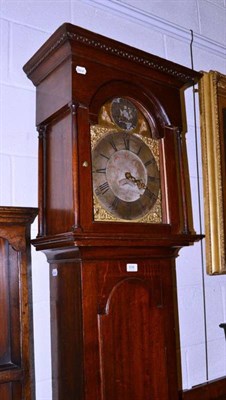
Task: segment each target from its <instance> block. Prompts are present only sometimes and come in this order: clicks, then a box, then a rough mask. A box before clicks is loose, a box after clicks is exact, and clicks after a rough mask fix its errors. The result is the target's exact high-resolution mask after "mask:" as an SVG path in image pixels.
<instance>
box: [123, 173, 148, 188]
mask: <svg viewBox="0 0 226 400" xmlns="http://www.w3.org/2000/svg"><path fill="white" fill-rule="evenodd" d="M125 177H126V179H127V180H128V181H130V182H132V183H133V184H134V185H136V186H137V187H138V189H146V188H147V186H146V185H145V183H144V182H143V181H142V179H136V178H135V177H134V176H133V175H131V173H130V172H125Z"/></svg>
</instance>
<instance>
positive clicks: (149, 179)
mask: <svg viewBox="0 0 226 400" xmlns="http://www.w3.org/2000/svg"><path fill="white" fill-rule="evenodd" d="M157 180H159V178H156V177H155V176H150V175H148V181H149V182H155V181H157Z"/></svg>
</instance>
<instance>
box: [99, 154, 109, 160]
mask: <svg viewBox="0 0 226 400" xmlns="http://www.w3.org/2000/svg"><path fill="white" fill-rule="evenodd" d="M100 156H101V157H104V158H106V159H107V160H110V158H109V157H107V156H105V154H102V153H100Z"/></svg>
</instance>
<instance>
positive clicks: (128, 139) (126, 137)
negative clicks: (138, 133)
mask: <svg viewBox="0 0 226 400" xmlns="http://www.w3.org/2000/svg"><path fill="white" fill-rule="evenodd" d="M129 141H130V138H129V137H128V136H124V137H123V142H124V146H125V149H126V150H129V148H130V146H129Z"/></svg>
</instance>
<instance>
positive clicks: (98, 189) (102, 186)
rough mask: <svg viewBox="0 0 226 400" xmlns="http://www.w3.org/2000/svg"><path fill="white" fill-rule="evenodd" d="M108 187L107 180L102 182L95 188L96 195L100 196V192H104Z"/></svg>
mask: <svg viewBox="0 0 226 400" xmlns="http://www.w3.org/2000/svg"><path fill="white" fill-rule="evenodd" d="M109 189H110V187H109V185H108V182H104V183H102V184H101V185H100V186H98V187H97V188H96V190H95V193H96V195H97V196H100V195H101V194H102V195H103V194H105V193H106V192H107V191H108V190H109Z"/></svg>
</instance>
